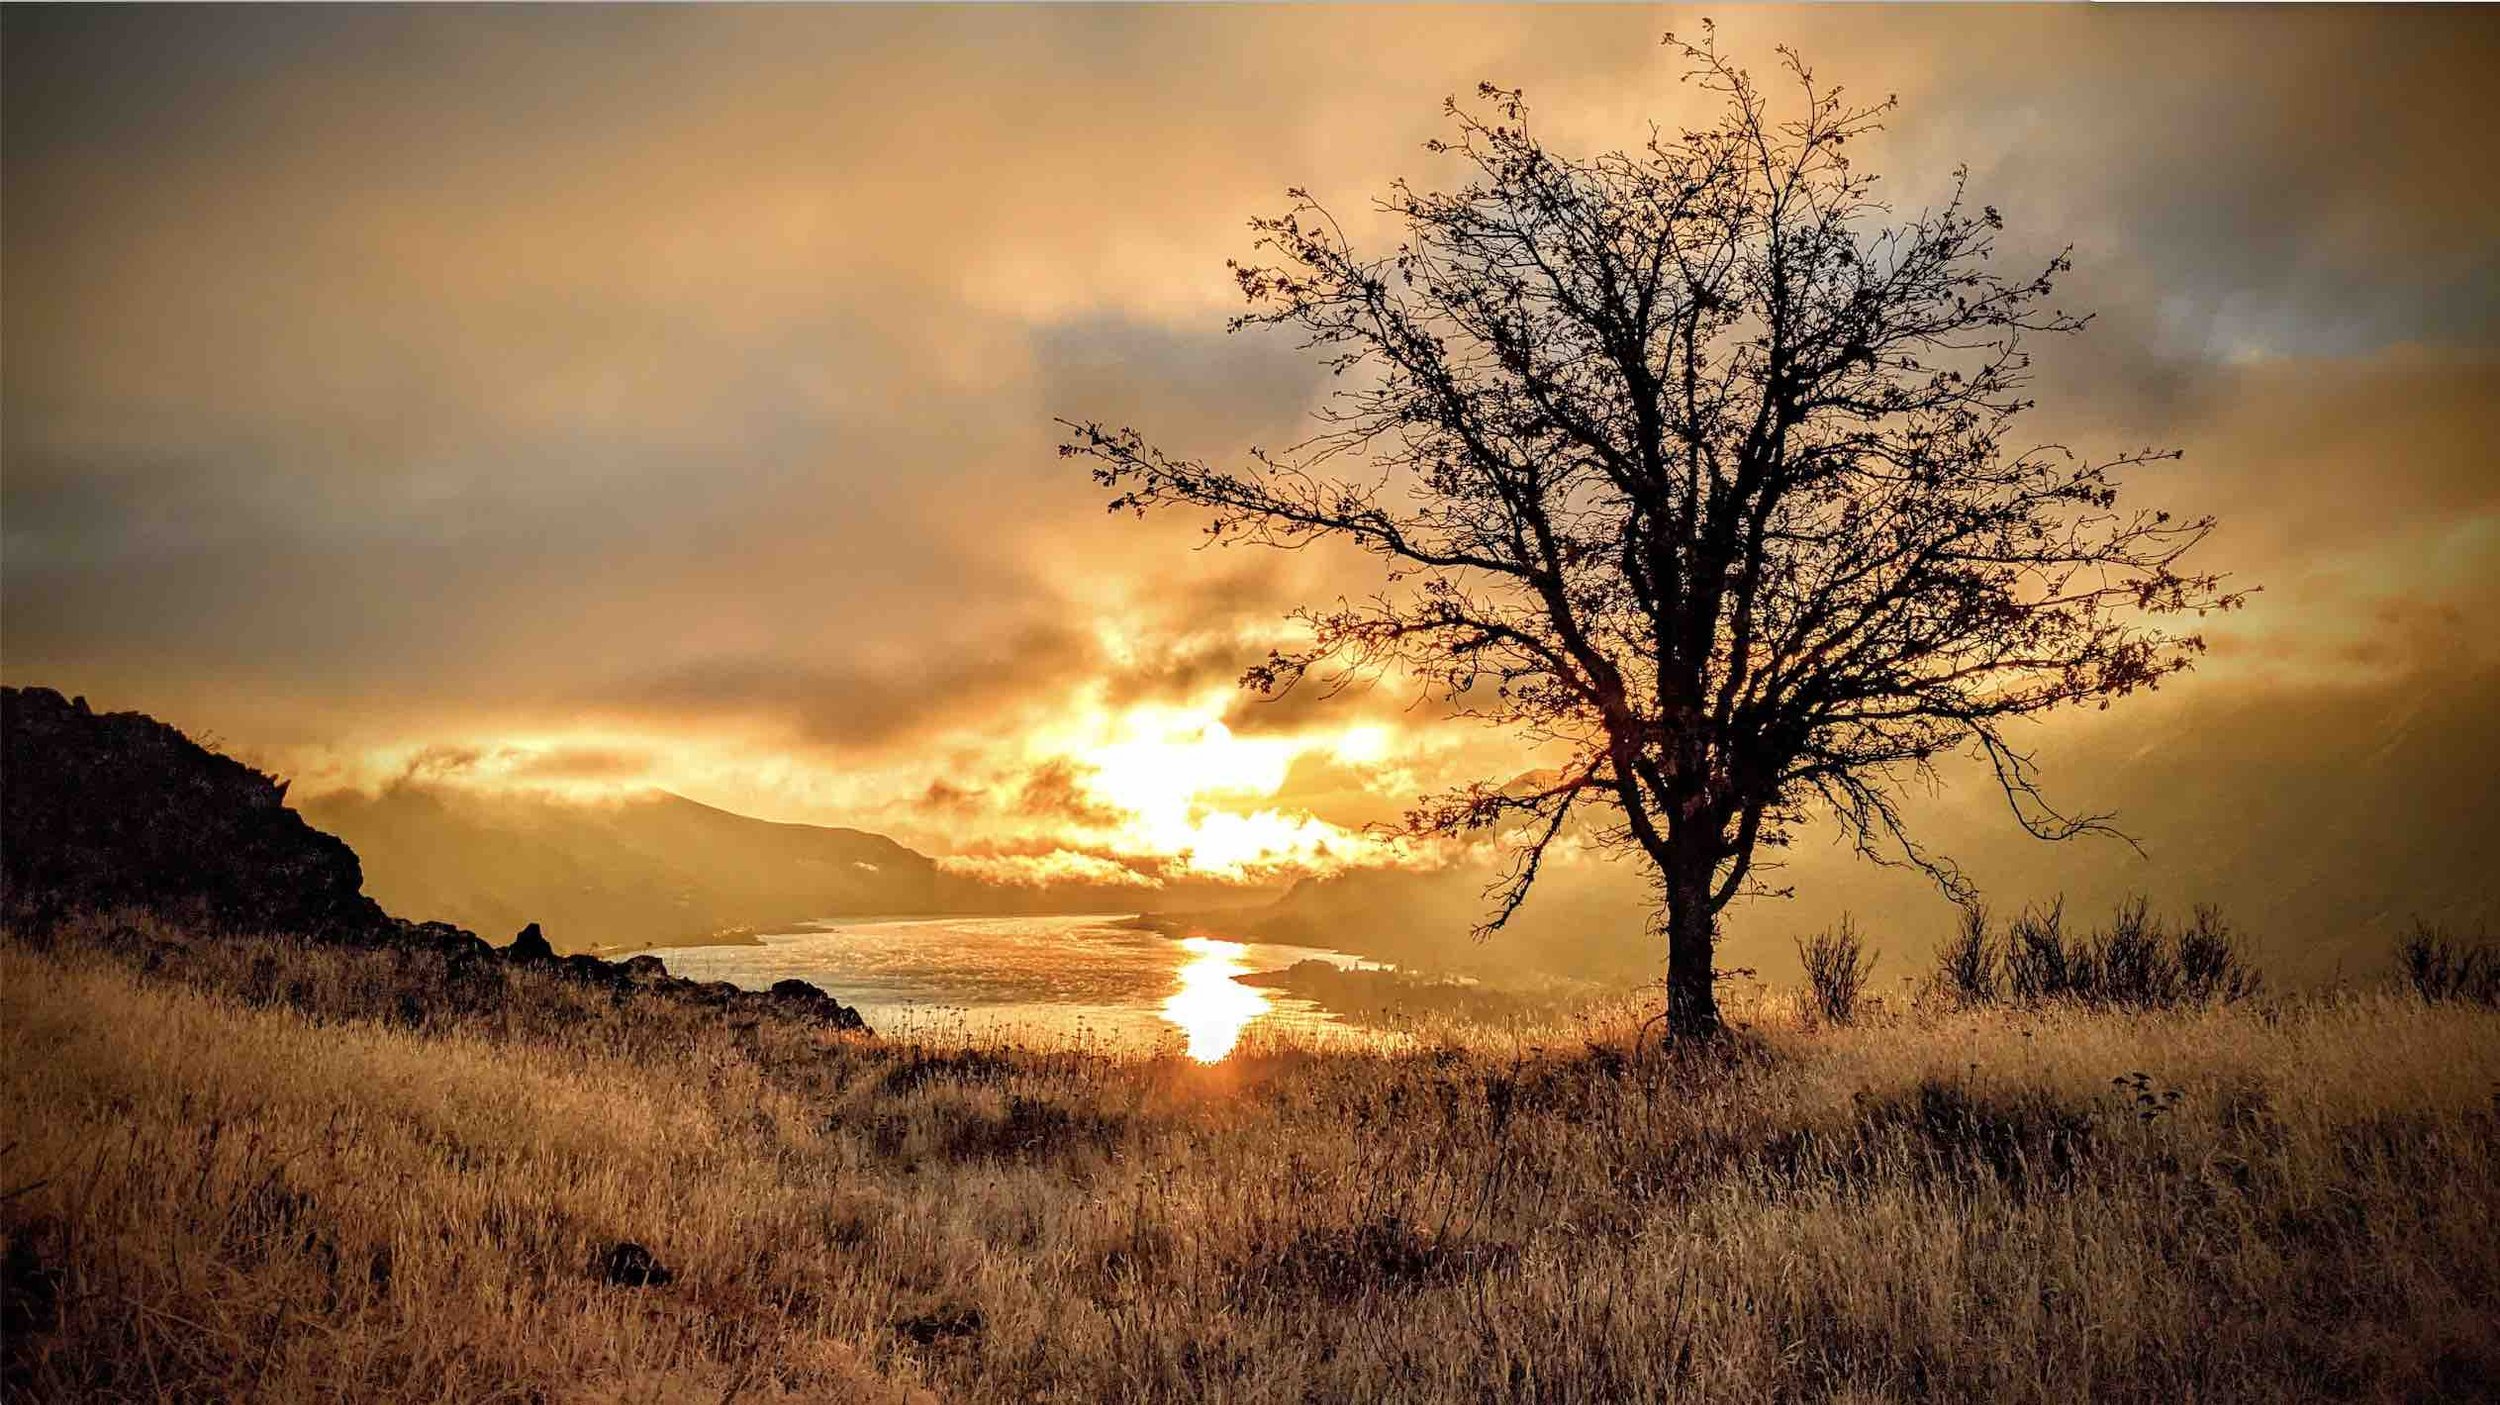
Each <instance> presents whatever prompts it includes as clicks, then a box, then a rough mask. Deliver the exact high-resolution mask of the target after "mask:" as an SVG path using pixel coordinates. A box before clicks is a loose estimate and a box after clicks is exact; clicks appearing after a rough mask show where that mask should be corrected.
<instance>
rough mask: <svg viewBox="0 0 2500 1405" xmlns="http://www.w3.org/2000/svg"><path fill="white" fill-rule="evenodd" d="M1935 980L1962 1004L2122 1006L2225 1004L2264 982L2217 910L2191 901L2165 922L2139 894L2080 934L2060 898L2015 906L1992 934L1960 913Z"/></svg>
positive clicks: (1977, 918) (1983, 920)
mask: <svg viewBox="0 0 2500 1405" xmlns="http://www.w3.org/2000/svg"><path fill="white" fill-rule="evenodd" d="M1935 980H1936V984H1937V986H1938V987H1939V988H1941V989H1942V990H1944V991H1945V992H1947V993H1948V994H1950V995H1952V996H1953V997H1954V998H1955V999H1957V1000H1959V1001H1960V1002H1961V1003H1962V1004H1964V1005H1986V1004H1990V1003H1993V1002H1994V1001H1996V1000H1997V999H1998V998H1999V997H2000V996H2002V997H2005V998H2009V999H2012V1000H2015V1001H2018V1002H2020V1003H2022V1004H2026V1005H2036V1004H2040V1003H2042V1002H2044V1001H2052V1000H2071V1001H2076V1002H2079V1003H2082V1004H2085V1005H2098V1006H2116V1007H2119V1008H2122V1009H2130V1010H2167V1009H2174V1008H2177V1007H2179V1006H2183V1005H2217V1004H2229V1003H2231V1002H2232V1001H2235V1000H2245V999H2247V998H2249V997H2250V996H2252V995H2255V994H2256V993H2257V992H2258V991H2259V990H2261V989H2263V988H2264V986H2265V979H2264V977H2263V976H2262V975H2261V974H2260V973H2259V972H2258V970H2257V967H2256V964H2255V963H2254V962H2253V961H2251V960H2250V959H2249V956H2248V952H2247V948H2246V947H2245V945H2244V944H2243V943H2242V942H2241V940H2240V937H2239V934H2238V933H2236V932H2234V931H2232V930H2231V926H2230V924H2229V923H2227V922H2225V921H2223V919H2222V914H2221V912H2220V911H2219V910H2218V909H2216V908H2213V907H2211V906H2199V907H2198V908H2197V909H2196V910H2195V915H2194V916H2193V917H2191V918H2190V919H2189V921H2188V922H2187V924H2186V925H2185V926H2183V927H2172V926H2171V925H2170V924H2168V923H2166V922H2164V921H2163V920H2162V919H2160V918H2158V917H2155V916H2154V915H2153V914H2152V911H2151V908H2150V905H2149V904H2148V903H2147V902H2146V900H2145V899H2144V898H2142V897H2134V898H2130V899H2128V900H2127V901H2125V902H2123V903H2121V904H2119V906H2118V910H2117V911H2116V912H2115V913H2113V914H2111V916H2110V921H2109V925H2108V926H2107V927H2105V928H2102V929H2100V930H2097V931H2093V932H2089V933H2083V934H2069V933H2068V932H2067V930H2066V906H2065V901H2064V899H2062V898H2061V899H2059V900H2058V901H2056V902H2053V903H2051V904H2049V905H2048V906H2047V907H2036V908H2028V909H2026V910H2024V912H2023V913H2022V915H2020V916H2018V917H2016V918H2015V919H2014V920H2013V921H2012V922H2011V923H2008V924H2007V926H2006V931H2005V935H2004V937H2003V938H2002V939H1998V938H1995V937H1993V936H1991V934H1990V933H1989V931H1988V923H1987V914H1986V913H1985V912H1984V911H1980V910H1978V909H1975V908H1974V909H1968V910H1965V911H1964V913H1963V915H1962V924H1961V926H1960V928H1959V929H1958V930H1957V931H1956V932H1955V933H1954V935H1953V936H1952V937H1951V938H1950V939H1948V940H1947V941H1946V943H1945V944H1944V946H1943V948H1942V949H1941V950H1939V951H1938V952H1937V954H1936V977H1935Z"/></svg>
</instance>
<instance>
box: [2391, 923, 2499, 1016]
mask: <svg viewBox="0 0 2500 1405" xmlns="http://www.w3.org/2000/svg"><path fill="white" fill-rule="evenodd" d="M2396 964H2397V969H2398V970H2399V971H2400V972H2401V973H2402V974H2403V976H2404V981H2405V984H2406V985H2407V986H2408V987H2410V988H2411V989H2412V991H2413V993H2414V994H2415V995H2418V996H2420V997H2421V998H2422V999H2423V1000H2424V1001H2426V1002H2428V1003H2431V1004H2439V1003H2441V1002H2444V1001H2450V1000H2462V1001H2467V1002H2470V1003H2472V1004H2476V1005H2500V948H2495V947H2494V946H2493V945H2492V944H2491V941H2490V939H2489V938H2483V939H2480V940H2477V941H2473V942H2466V941H2461V940H2459V939H2457V938H2455V937H2452V936H2450V935H2449V934H2448V933H2447V932H2446V931H2444V930H2442V929H2440V928H2438V927H2434V926H2432V925H2431V924H2430V923H2427V922H2421V921H2417V922H2415V923H2414V924H2413V930H2412V931H2410V932H2408V933H2406V934H2405V939H2404V941H2403V943H2402V944H2401V945H2399V946H2398V947H2397V948H2396Z"/></svg>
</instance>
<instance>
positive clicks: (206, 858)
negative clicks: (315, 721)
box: [0, 688, 389, 934]
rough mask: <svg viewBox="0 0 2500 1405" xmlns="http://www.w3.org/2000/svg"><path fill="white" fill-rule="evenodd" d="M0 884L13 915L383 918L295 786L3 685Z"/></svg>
mask: <svg viewBox="0 0 2500 1405" xmlns="http://www.w3.org/2000/svg"><path fill="white" fill-rule="evenodd" d="M0 748H4V749H0V874H5V905H6V908H7V911H8V913H9V915H10V917H11V918H12V919H14V920H30V919H35V920H39V919H42V918H45V917H47V916H50V915H54V914H57V913H59V912H60V911H63V910H65V909H67V908H72V907H82V908H115V907H134V908H146V909H149V910H151V911H154V912H159V913H162V914H165V915H166V916H168V917H174V918H179V919H182V920H185V921H188V922H192V923H196V924H199V925H203V926H208V927H218V928H235V927H253V928H258V929H262V930H271V931H290V932H305V933H315V934H322V933H352V932H367V931H373V930H378V929H380V928H382V927H385V926H387V925H389V919H388V918H387V917H386V916H385V915H384V914H383V911H382V908H381V907H380V905H379V904H377V903H375V902H374V900H373V899H371V898H368V897H366V896H365V895H364V892H363V886H364V876H363V871H362V869H361V867H360V866H359V865H358V863H357V861H356V854H355V851H354V850H352V849H350V848H348V847H347V845H346V844H344V843H342V842H341V841H339V840H338V839H336V838H334V837H332V836H330V835H327V834H324V833H322V832H321V831H320V830H317V829H315V828H313V827H312V826H311V825H309V824H306V823H305V822H304V820H303V818H302V817H301V816H299V815H297V814H296V813H295V812H294V811H293V810H290V809H288V808H287V804H286V785H285V783H284V782H282V781H278V780H274V779H272V778H271V777H269V776H265V775H263V774H261V773H260V772H258V771H255V770H253V769H252V768H251V767H249V766H246V765H244V764H243V763H241V762H239V761H236V760H234V759H232V758H230V757H225V756H220V755H218V754H217V753H215V752H213V751H210V750H208V749H207V748H205V747H202V746H200V745H199V744H198V743H196V742H193V741H192V740H191V739H190V738H188V737H186V736H184V735H183V734H182V733H180V732H178V731H176V730H174V729H173V728H171V727H169V726H166V725H165V724H164V723H162V722H159V721H157V720H156V719H154V718H152V717H148V716H145V715H144V714H141V713H136V712H95V711H92V710H90V709H89V708H88V706H87V701H86V699H84V698H76V699H72V698H64V697H62V696H61V695H60V694H59V693H56V692H54V691H52V690H51V689H49V688H8V689H0Z"/></svg>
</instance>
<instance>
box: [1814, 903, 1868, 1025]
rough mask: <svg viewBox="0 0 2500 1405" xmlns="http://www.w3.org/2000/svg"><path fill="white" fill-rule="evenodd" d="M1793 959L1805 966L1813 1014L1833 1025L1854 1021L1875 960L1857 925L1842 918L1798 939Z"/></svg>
mask: <svg viewBox="0 0 2500 1405" xmlns="http://www.w3.org/2000/svg"><path fill="white" fill-rule="evenodd" d="M1797 957H1798V959H1799V960H1800V961H1802V962H1804V963H1805V968H1806V986H1807V990H1808V998H1809V999H1810V1000H1811V1001H1812V1002H1813V1007H1814V1012H1815V1013H1816V1014H1818V1015H1820V1016H1822V1017H1823V1019H1824V1020H1826V1021H1828V1022H1829V1023H1832V1024H1836V1025H1843V1024H1848V1023H1850V1022H1851V1021H1852V1020H1855V1019H1856V1018H1857V1016H1858V1000H1859V998H1860V997H1861V996H1863V995H1864V994H1865V993H1866V978H1867V977H1868V976H1869V975H1871V974H1873V972H1874V970H1875V958H1874V957H1872V956H1869V955H1867V953H1866V943H1865V942H1864V941H1863V940H1861V939H1860V938H1859V936H1858V925H1857V923H1856V922H1854V921H1852V920H1851V919H1850V918H1849V917H1848V916H1846V915H1843V916H1842V917H1841V919H1840V925H1838V926H1836V927H1828V928H1825V929H1824V930H1822V931H1820V932H1817V933H1815V934H1814V935H1813V936H1811V937H1800V938H1798V939H1797Z"/></svg>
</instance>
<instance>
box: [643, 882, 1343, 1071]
mask: <svg viewBox="0 0 2500 1405" xmlns="http://www.w3.org/2000/svg"><path fill="white" fill-rule="evenodd" d="M1130 921H1131V919H1130V918H1128V917H1127V916H1125V915H1102V916H1089V917H1057V916H1054V917H935V918H910V919H900V920H882V921H867V922H860V921H829V922H817V923H809V924H807V925H806V926H804V927H801V928H799V929H796V930H793V931H788V932H774V933H768V934H765V935H763V936H762V937H760V938H759V939H758V940H757V941H756V943H755V944H753V945H738V946H688V947H670V948H666V949H664V950H661V951H658V952H655V953H653V954H654V955H657V956H658V957H659V958H660V959H661V960H663V961H665V962H667V963H668V969H669V971H670V973H671V974H673V975H679V976H688V977H691V978H693V979H695V980H699V981H729V982H732V983H734V984H737V985H741V986H745V987H748V988H749V989H755V990H761V989H763V988H765V987H767V986H770V985H771V984H772V983H773V982H775V981H779V980H788V979H791V978H792V977H796V978H798V979H800V980H804V981H812V982H814V983H815V984H817V985H819V986H822V987H823V988H824V989H826V990H827V991H830V992H832V993H833V994H834V995H836V996H838V997H839V998H840V999H841V1000H842V1001H843V1002H844V1003H846V1004H850V1005H856V1006H858V1007H859V1011H860V1013H861V1014H862V1015H864V1016H866V1017H867V1020H868V1023H869V1025H870V1026H871V1027H873V1028H875V1029H876V1030H877V1031H878V1032H879V1033H882V1034H887V1035H892V1036H896V1037H903V1038H909V1037H943V1036H949V1035H957V1034H960V1035H966V1036H974V1037H987V1038H1000V1039H1021V1040H1026V1041H1030V1042H1035V1043H1045V1044H1051V1045H1077V1046H1090V1047H1099V1048H1105V1049H1114V1050H1122V1051H1163V1050H1178V1051H1179V1052H1182V1053H1186V1054H1187V1055H1188V1056H1189V1057H1191V1058H1193V1059H1199V1060H1202V1061H1207V1062H1212V1061H1214V1060H1216V1059H1220V1058H1222V1057H1224V1056H1225V1055H1226V1054H1229V1053H1231V1052H1232V1051H1233V1048H1234V1046H1235V1045H1237V1044H1238V1043H1240V1041H1241V1039H1242V1036H1244V1035H1245V1034H1248V1033H1249V1032H1251V1031H1253V1030H1277V1031H1294V1032H1306V1033H1307V1032H1311V1031H1316V1030H1320V1029H1324V1028H1328V1027H1332V1026H1335V1025H1336V1024H1337V1017H1336V1016H1335V1015H1333V1014H1331V1013H1330V1012H1329V1011H1328V1010H1327V1009H1325V1008H1324V1007H1322V1006H1321V1005H1319V1004H1318V1003H1316V1002H1314V1001H1311V1000H1308V999H1305V998H1303V997H1300V996H1294V995H1287V994H1285V993H1283V992H1281V991H1272V990H1262V989H1260V988H1258V987H1256V986H1248V985H1243V984H1241V983H1240V982H1239V981H1237V980H1235V979H1234V977H1236V976H1241V975H1247V974H1249V973H1251V972H1254V971H1272V970H1276V969H1278V968H1281V967H1285V966H1290V965H1292V964H1293V963H1294V962H1296V961H1309V960H1322V961H1330V962H1334V963H1335V964H1337V965H1340V966H1362V965H1368V964H1370V963H1367V962H1363V961H1360V960H1358V959H1357V958H1355V957H1352V956H1348V955H1346V954H1345V953H1343V952H1338V951H1327V950H1322V949H1319V948H1315V947H1304V946H1287V945H1281V944H1277V943H1271V942H1242V941H1231V940H1226V939H1223V938H1219V937H1215V936H1211V935H1205V934H1197V935H1189V936H1180V937H1174V936H1169V935H1166V934H1164V933H1161V932H1155V931H1148V930H1145V929H1143V928H1140V927H1136V926H1131V925H1127V924H1128V923H1129V922H1130Z"/></svg>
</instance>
